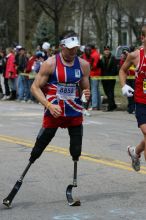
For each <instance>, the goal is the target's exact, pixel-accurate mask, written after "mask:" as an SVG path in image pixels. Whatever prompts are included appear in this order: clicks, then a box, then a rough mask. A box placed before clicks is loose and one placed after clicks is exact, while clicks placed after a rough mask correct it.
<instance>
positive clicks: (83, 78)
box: [27, 31, 90, 171]
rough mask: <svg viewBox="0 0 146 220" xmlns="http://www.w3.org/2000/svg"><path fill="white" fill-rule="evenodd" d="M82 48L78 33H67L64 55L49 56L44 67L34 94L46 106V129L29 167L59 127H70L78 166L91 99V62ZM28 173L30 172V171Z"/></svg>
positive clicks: (73, 151)
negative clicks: (79, 53) (85, 111)
mask: <svg viewBox="0 0 146 220" xmlns="http://www.w3.org/2000/svg"><path fill="white" fill-rule="evenodd" d="M79 46H80V44H79V40H78V37H77V35H76V33H75V32H73V31H68V32H65V33H64V34H63V35H62V37H61V40H60V48H61V51H60V53H58V54H56V55H53V56H51V57H49V58H48V59H47V60H46V61H45V62H44V63H43V64H42V66H41V68H40V71H39V72H38V74H37V75H36V78H35V80H34V82H33V84H32V87H31V92H32V94H33V96H34V97H36V99H37V100H38V102H40V103H41V104H42V105H43V106H44V107H45V111H44V117H43V123H42V128H41V129H40V132H39V134H38V136H37V138H36V142H35V145H34V147H33V149H32V151H31V155H30V158H29V167H30V165H31V164H32V163H34V162H35V160H36V159H38V158H39V157H40V156H41V154H42V152H43V151H44V149H45V148H46V146H47V145H48V144H49V143H50V141H51V140H52V138H53V137H54V136H55V133H56V131H57V129H58V128H59V127H61V128H67V129H68V132H69V136H70V154H71V156H72V159H73V161H74V162H75V163H77V161H78V159H79V157H80V155H81V150H82V136H83V126H82V122H83V113H82V110H83V107H82V100H81V96H82V94H84V96H85V98H86V100H89V98H90V89H89V88H90V86H89V72H90V67H89V63H88V62H87V61H85V60H83V59H82V58H80V57H78V56H77V50H78V47H79ZM27 171H28V169H27Z"/></svg>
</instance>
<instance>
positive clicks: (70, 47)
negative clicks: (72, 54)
mask: <svg viewBox="0 0 146 220" xmlns="http://www.w3.org/2000/svg"><path fill="white" fill-rule="evenodd" d="M65 47H67V48H68V49H72V48H74V47H80V44H79V43H78V42H77V43H75V42H72V43H69V44H65Z"/></svg>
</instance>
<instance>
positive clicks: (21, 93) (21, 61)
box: [17, 47, 28, 101]
mask: <svg viewBox="0 0 146 220" xmlns="http://www.w3.org/2000/svg"><path fill="white" fill-rule="evenodd" d="M27 61H28V59H27V57H26V51H25V48H23V47H21V48H20V49H19V57H18V67H17V70H18V74H19V76H18V99H17V100H18V101H27V100H26V94H27V93H28V91H27V85H26V84H27V82H26V80H27V78H26V77H25V76H24V75H22V74H23V73H24V72H25V69H26V65H27Z"/></svg>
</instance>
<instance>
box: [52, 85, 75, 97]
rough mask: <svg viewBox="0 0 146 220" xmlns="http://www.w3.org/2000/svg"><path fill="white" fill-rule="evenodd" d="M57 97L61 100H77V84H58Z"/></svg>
mask: <svg viewBox="0 0 146 220" xmlns="http://www.w3.org/2000/svg"><path fill="white" fill-rule="evenodd" d="M56 95H57V97H58V98H59V99H61V100H69V99H71V100H74V99H75V98H76V85H75V84H63V83H62V84H58V85H57V93H56Z"/></svg>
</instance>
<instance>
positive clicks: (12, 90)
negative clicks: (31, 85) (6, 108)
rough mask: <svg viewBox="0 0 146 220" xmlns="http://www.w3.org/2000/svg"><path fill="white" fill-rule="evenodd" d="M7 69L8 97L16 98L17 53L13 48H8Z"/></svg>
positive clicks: (5, 75) (6, 86)
mask: <svg viewBox="0 0 146 220" xmlns="http://www.w3.org/2000/svg"><path fill="white" fill-rule="evenodd" d="M6 54H7V56H6V69H5V73H4V78H5V79H4V82H5V91H6V99H10V100H14V99H16V87H17V71H16V65H15V54H14V50H13V49H12V48H7V49H6Z"/></svg>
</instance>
